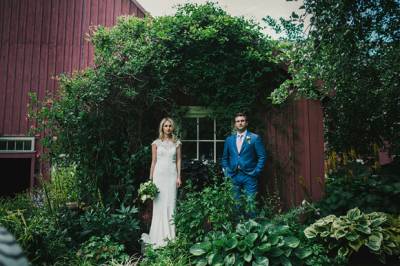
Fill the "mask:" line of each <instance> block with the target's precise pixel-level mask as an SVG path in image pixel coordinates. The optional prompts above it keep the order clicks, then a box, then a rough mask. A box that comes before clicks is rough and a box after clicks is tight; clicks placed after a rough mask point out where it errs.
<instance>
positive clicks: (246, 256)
mask: <svg viewBox="0 0 400 266" xmlns="http://www.w3.org/2000/svg"><path fill="white" fill-rule="evenodd" d="M252 257H253V252H252V251H251V250H249V251H246V252H245V253H244V255H243V259H244V260H245V261H247V262H250V261H251V259H252Z"/></svg>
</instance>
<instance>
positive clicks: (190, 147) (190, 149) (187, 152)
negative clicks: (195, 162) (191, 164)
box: [182, 142, 197, 160]
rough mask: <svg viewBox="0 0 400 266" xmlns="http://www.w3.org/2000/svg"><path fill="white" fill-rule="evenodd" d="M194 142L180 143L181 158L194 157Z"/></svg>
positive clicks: (189, 158) (188, 158)
mask: <svg viewBox="0 0 400 266" xmlns="http://www.w3.org/2000/svg"><path fill="white" fill-rule="evenodd" d="M196 153H197V151H196V142H183V143H182V159H183V160H192V159H196V158H197V156H196Z"/></svg>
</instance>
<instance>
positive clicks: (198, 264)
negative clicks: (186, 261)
mask: <svg viewBox="0 0 400 266" xmlns="http://www.w3.org/2000/svg"><path fill="white" fill-rule="evenodd" d="M206 265H207V260H206V259H205V258H202V259H200V260H198V261H197V262H196V266H206Z"/></svg>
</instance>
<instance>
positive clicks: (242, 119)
mask: <svg viewBox="0 0 400 266" xmlns="http://www.w3.org/2000/svg"><path fill="white" fill-rule="evenodd" d="M234 123H235V130H236V133H235V134H232V135H231V136H229V137H227V138H226V140H225V145H224V154H223V155H222V168H223V171H224V173H225V175H226V176H230V177H231V178H232V182H233V187H234V193H235V197H236V199H239V198H240V197H241V191H242V189H244V191H245V194H246V197H247V198H248V200H251V201H252V200H253V199H254V197H255V194H256V193H257V183H258V177H259V175H260V174H261V172H262V170H263V169H264V165H265V160H266V152H265V148H264V144H263V142H262V140H261V138H260V136H258V135H257V134H254V133H252V132H249V131H248V130H247V125H248V121H247V116H246V115H245V114H243V113H237V114H236V115H235V118H234Z"/></svg>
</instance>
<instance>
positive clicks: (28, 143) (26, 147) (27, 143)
mask: <svg viewBox="0 0 400 266" xmlns="http://www.w3.org/2000/svg"><path fill="white" fill-rule="evenodd" d="M24 149H25V150H26V151H30V150H31V149H32V142H31V141H30V140H26V141H25V144H24Z"/></svg>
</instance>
